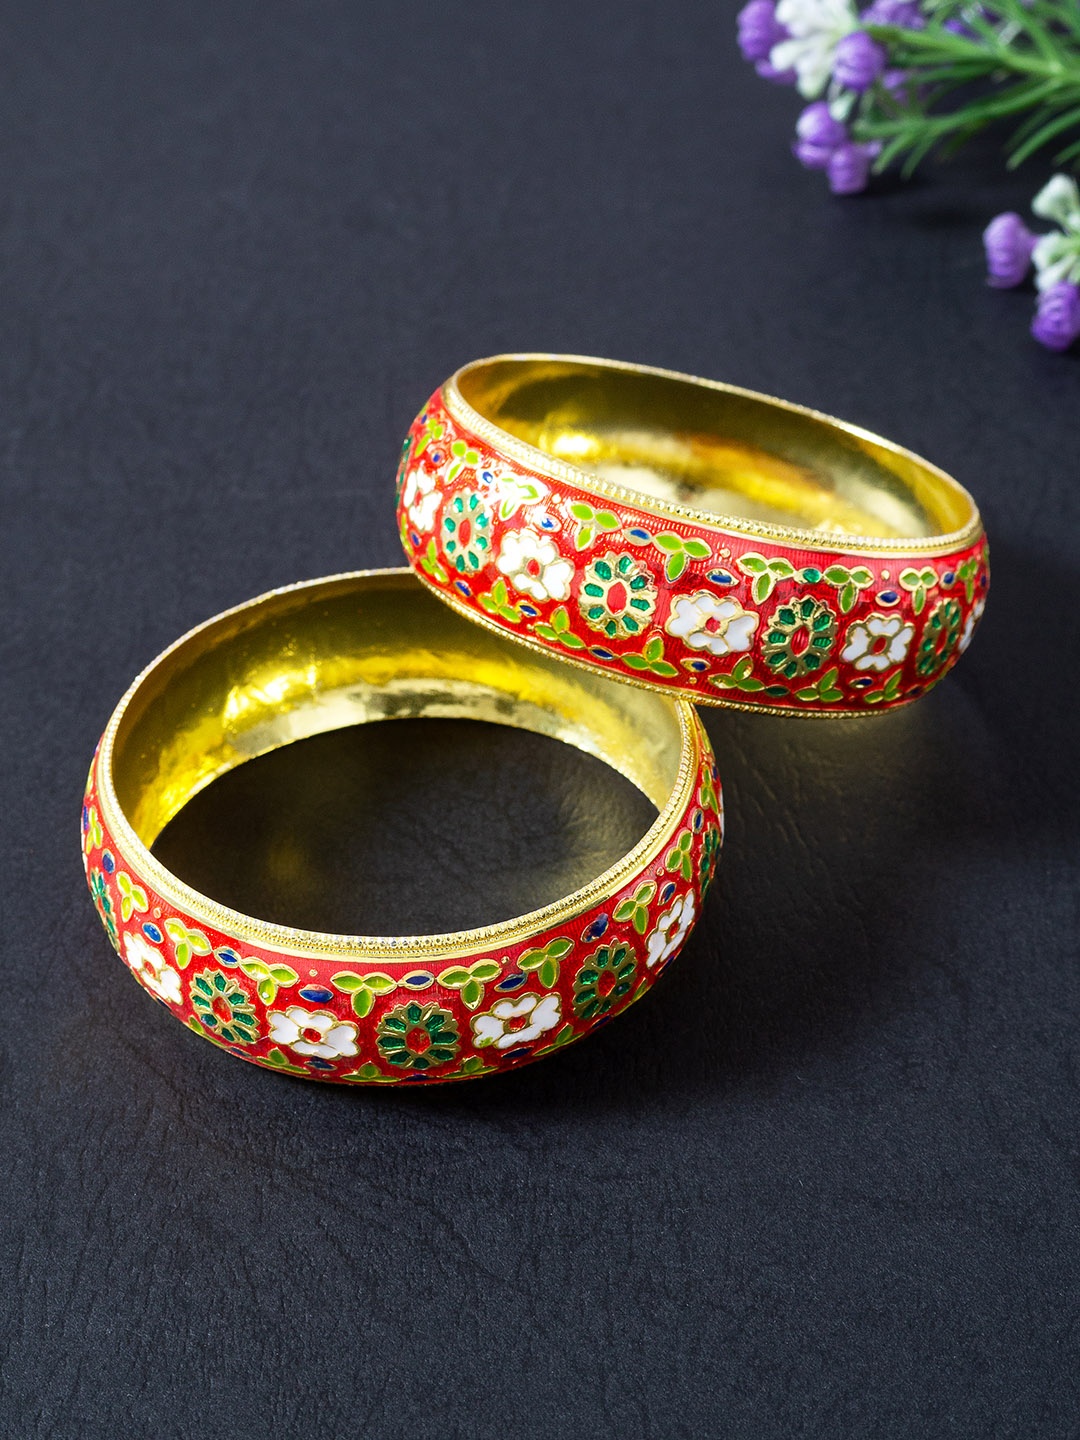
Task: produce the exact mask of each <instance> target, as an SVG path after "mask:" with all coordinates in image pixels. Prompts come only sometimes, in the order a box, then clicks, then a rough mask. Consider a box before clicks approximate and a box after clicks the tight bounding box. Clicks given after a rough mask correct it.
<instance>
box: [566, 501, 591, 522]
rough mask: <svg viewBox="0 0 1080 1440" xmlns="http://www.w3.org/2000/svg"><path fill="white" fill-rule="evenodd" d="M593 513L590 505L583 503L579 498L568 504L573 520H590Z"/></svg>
mask: <svg viewBox="0 0 1080 1440" xmlns="http://www.w3.org/2000/svg"><path fill="white" fill-rule="evenodd" d="M593 513H594V512H593V508H592V506H591V505H585V504H583V503H582V502H581V501H580V500H575V501H574V503H573V504H572V505H571V506H570V514H571V515H572V516H573V517H574V519H575V520H591V519H592V518H593Z"/></svg>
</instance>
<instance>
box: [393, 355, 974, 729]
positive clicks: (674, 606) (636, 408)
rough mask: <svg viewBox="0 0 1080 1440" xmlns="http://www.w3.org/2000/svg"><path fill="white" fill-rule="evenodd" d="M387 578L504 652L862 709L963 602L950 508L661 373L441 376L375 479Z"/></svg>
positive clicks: (635, 368)
mask: <svg viewBox="0 0 1080 1440" xmlns="http://www.w3.org/2000/svg"><path fill="white" fill-rule="evenodd" d="M398 520H399V526H400V531H401V538H402V543H403V545H404V547H405V551H406V554H407V555H408V558H409V562H410V564H411V565H412V566H413V568H414V569H415V570H416V572H417V574H418V575H419V576H420V578H421V579H422V580H423V581H424V582H425V584H427V585H428V586H430V587H431V588H432V589H433V590H435V591H437V592H438V594H440V595H441V596H442V598H443V599H444V600H446V601H448V602H449V603H450V604H451V605H453V606H455V607H456V608H457V609H458V610H460V611H462V612H465V613H468V614H469V615H470V616H471V617H472V618H473V619H476V620H480V621H482V622H483V623H484V624H485V625H488V626H494V627H496V628H498V629H499V630H502V631H503V632H505V633H506V634H507V635H511V636H513V637H514V638H515V639H516V640H519V641H522V642H524V643H525V644H527V645H531V646H534V647H540V648H543V649H547V650H550V651H552V652H554V653H557V654H558V655H559V656H560V657H561V658H562V659H565V660H569V661H571V662H574V663H576V664H579V665H586V666H589V667H590V668H592V669H596V670H603V671H605V672H606V673H608V674H612V675H616V676H618V677H620V678H621V679H624V680H629V681H633V682H635V683H637V684H638V685H645V686H650V687H652V688H654V689H662V690H665V691H667V692H669V693H674V694H678V695H683V696H685V697H687V698H689V699H692V700H694V701H696V702H699V703H700V702H705V703H713V704H719V705H733V706H736V707H737V708H740V709H749V708H753V709H759V710H760V709H764V710H767V711H772V712H773V713H776V714H785V715H790V714H799V715H805V714H817V713H825V714H834V715H848V714H863V713H873V712H874V711H875V710H885V709H889V708H892V707H894V706H896V705H902V704H905V703H906V702H908V701H911V700H914V699H916V698H917V697H918V696H919V695H921V694H923V693H925V691H927V690H928V689H930V687H931V686H932V685H934V684H936V683H937V681H938V680H940V679H941V678H942V676H943V675H944V674H945V673H946V671H947V670H949V668H950V667H951V666H952V665H953V664H954V663H955V661H956V659H957V657H958V656H959V655H960V654H961V653H962V652H963V651H964V650H965V649H966V648H967V645H968V644H969V642H970V640H971V636H972V634H973V632H974V629H975V626H976V624H977V623H978V620H979V618H980V616H981V614H982V611H983V607H984V605H985V599H986V590H987V586H988V583H989V570H988V560H987V547H986V541H985V538H984V535H983V530H982V524H981V521H980V519H979V513H978V510H977V509H976V507H975V503H974V501H973V500H972V499H971V496H970V495H968V493H967V491H966V490H964V489H963V488H962V487H961V486H960V485H959V484H957V482H956V481H955V480H953V479H951V478H950V477H949V476H948V475H946V474H944V473H943V472H942V471H941V470H938V469H937V468H936V467H934V466H933V465H931V464H929V463H928V462H927V461H925V460H921V459H919V458H918V457H917V456H916V455H913V454H911V453H910V452H908V451H906V450H902V449H901V448H900V447H899V446H896V445H892V444H890V443H889V442H888V441H887V440H882V439H880V438H878V437H877V436H874V435H871V434H868V433H867V432H866V431H864V430H859V429H857V428H856V427H854V426H851V425H846V424H844V423H843V422H841V421H839V420H833V419H831V418H829V417H828V416H826V415H820V414H817V413H816V412H814V411H812V410H806V409H803V408H802V407H800V406H796V405H789V404H786V403H785V402H784V401H781V400H773V399H770V398H768V397H767V396H764V395H757V394H754V393H752V392H750V391H747V390H740V389H736V388H735V387H733V386H730V385H721V384H718V383H715V382H712V381H706V380H697V379H694V378H692V377H690V376H686V375H679V374H676V373H674V372H671V371H666V370H655V369H650V368H648V367H645V366H639V365H623V364H618V363H616V362H614V361H610V360H590V359H580V358H576V357H573V356H560V355H507V356H499V357H496V358H495V359H491V360H479V361H476V362H474V363H473V364H471V365H466V366H465V367H464V368H463V369H461V370H459V371H458V372H457V374H456V375H454V376H453V377H452V378H451V379H450V380H448V381H447V382H446V384H445V385H443V386H442V388H441V389H440V390H439V391H437V392H436V394H435V395H434V396H433V397H432V399H431V401H430V402H429V403H428V405H427V407H426V408H425V409H424V411H423V412H422V413H421V415H420V416H419V417H418V419H417V420H416V421H415V423H414V424H413V427H412V429H411V431H410V433H409V438H408V440H407V441H406V447H405V452H404V455H403V458H402V462H401V466H400V469H399V473H398Z"/></svg>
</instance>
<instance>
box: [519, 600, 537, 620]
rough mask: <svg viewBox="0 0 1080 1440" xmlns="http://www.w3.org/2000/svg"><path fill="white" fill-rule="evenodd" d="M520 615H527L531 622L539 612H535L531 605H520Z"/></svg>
mask: <svg viewBox="0 0 1080 1440" xmlns="http://www.w3.org/2000/svg"><path fill="white" fill-rule="evenodd" d="M521 613H522V614H523V615H527V616H528V617H529V619H530V620H532V619H535V617H536V616H537V615H539V614H540V611H539V610H535V609H534V608H533V607H532V606H531V605H526V604H524V603H522V605H521Z"/></svg>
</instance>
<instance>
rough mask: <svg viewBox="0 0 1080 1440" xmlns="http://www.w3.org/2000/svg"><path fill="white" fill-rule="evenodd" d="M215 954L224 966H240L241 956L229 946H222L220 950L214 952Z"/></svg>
mask: <svg viewBox="0 0 1080 1440" xmlns="http://www.w3.org/2000/svg"><path fill="white" fill-rule="evenodd" d="M214 954H215V955H216V956H217V958H218V959H219V960H220V961H221V963H222V965H239V964H240V956H239V955H238V954H237V953H236V951H235V950H231V949H230V948H229V947H228V945H222V946H221V948H220V949H218V950H215V951H214Z"/></svg>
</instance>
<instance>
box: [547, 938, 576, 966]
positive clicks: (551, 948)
mask: <svg viewBox="0 0 1080 1440" xmlns="http://www.w3.org/2000/svg"><path fill="white" fill-rule="evenodd" d="M544 948H545V950H546V951H547V953H548V954H549V955H553V956H554V957H555V959H556V960H561V959H562V958H563V956H564V955H569V954H570V951H571V950H572V949H573V948H574V942H573V941H572V940H567V938H566V937H565V935H560V936H559V938H558V939H557V940H552V941H551V942H550V944H548V945H546V946H545V947H544Z"/></svg>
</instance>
